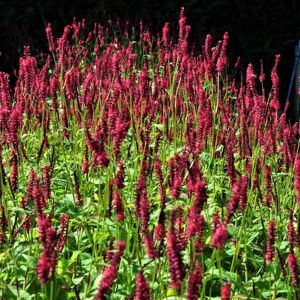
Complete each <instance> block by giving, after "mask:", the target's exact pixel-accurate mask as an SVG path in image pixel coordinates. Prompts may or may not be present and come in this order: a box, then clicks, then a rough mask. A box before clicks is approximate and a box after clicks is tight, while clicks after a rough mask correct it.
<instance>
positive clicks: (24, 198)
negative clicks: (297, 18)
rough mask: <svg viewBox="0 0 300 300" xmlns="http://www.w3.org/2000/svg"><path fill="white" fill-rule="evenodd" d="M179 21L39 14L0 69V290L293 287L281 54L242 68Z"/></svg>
mask: <svg viewBox="0 0 300 300" xmlns="http://www.w3.org/2000/svg"><path fill="white" fill-rule="evenodd" d="M187 20H188V18H187V17H186V15H185V10H184V9H181V10H180V14H179V24H178V37H177V38H176V37H174V36H173V33H174V30H175V28H176V26H174V24H171V23H166V24H165V25H164V26H163V28H162V30H161V32H160V33H158V34H156V35H155V38H154V36H152V33H151V32H150V31H149V30H148V29H147V27H146V26H145V24H144V23H143V22H142V21H141V22H139V26H138V28H133V27H132V26H131V24H130V23H129V22H123V21H121V20H118V21H117V22H113V21H110V22H108V23H107V24H100V23H95V24H94V27H93V28H89V25H88V24H89V22H88V20H87V21H85V20H82V21H76V20H75V19H74V21H73V23H72V24H70V25H67V26H66V27H65V28H64V30H63V32H62V34H61V36H60V37H57V36H56V35H57V33H56V32H55V28H54V26H53V27H52V26H51V24H47V25H46V28H45V29H46V30H45V31H46V32H45V40H46V39H47V42H48V46H49V51H48V53H45V54H42V55H40V56H39V55H36V53H34V51H33V50H32V49H30V47H29V46H26V47H24V53H23V54H22V55H21V57H20V60H19V69H18V70H17V71H16V75H17V76H16V82H15V83H14V82H13V81H12V80H10V76H9V75H8V74H6V73H4V72H0V242H1V243H0V250H1V251H0V266H1V267H2V266H3V267H2V268H1V272H0V298H1V297H2V298H5V299H15V298H17V297H19V298H20V297H21V298H22V297H23V298H24V297H25V298H26V299H27V298H28V299H29V298H34V297H38V298H43V299H54V298H55V297H56V298H57V297H58V298H59V299H62V300H64V299H73V298H74V299H75V298H76V299H93V298H95V299H110V298H111V299H115V298H120V299H121V298H122V299H123V298H124V299H127V298H128V299H133V298H134V297H135V298H136V299H150V298H151V299H164V298H167V297H169V296H178V297H179V298H188V299H199V298H200V299H204V298H207V297H211V298H216V297H219V298H220V297H221V299H230V297H241V298H245V299H246V298H247V299H264V298H266V297H267V298H268V297H273V298H279V297H281V298H286V299H293V298H295V297H297V289H296V287H297V285H298V283H299V278H298V272H299V269H298V260H299V246H300V218H299V199H300V161H299V153H298V152H299V145H298V144H299V123H295V124H290V121H289V120H288V111H287V109H288V108H289V109H290V108H291V107H288V105H286V106H285V108H284V110H283V111H281V108H280V105H279V104H280V100H281V99H280V90H279V89H280V78H279V75H278V71H279V68H280V64H281V61H280V56H279V55H276V56H275V61H274V66H273V68H272V69H271V70H267V68H266V66H265V65H264V64H263V61H261V62H260V65H256V64H255V63H249V64H248V65H246V66H245V67H244V66H243V65H242V63H241V62H242V58H238V59H237V60H234V61H231V59H230V56H229V55H228V49H229V48H230V42H229V41H230V32H229V33H227V32H226V33H224V35H223V37H221V40H220V41H215V37H213V36H212V35H210V34H207V35H206V36H203V37H202V40H203V41H204V44H203V45H200V46H199V45H197V44H195V45H193V41H192V37H191V35H190V32H191V27H190V26H189V25H188V21H187ZM282 61H284V59H283V60H282ZM268 81H269V82H270V83H271V89H270V90H269V91H268V90H267V88H266V87H267V86H268V84H267V82H268ZM296 216H298V217H297V218H296ZM275 224H276V225H275ZM296 224H297V225H296ZM275 240H276V242H275ZM115 241H120V242H119V243H115ZM122 241H124V242H122ZM125 241H126V251H125ZM275 258H276V259H275ZM286 270H289V272H286ZM288 278H289V279H288ZM62 287H64V288H62ZM216 287H217V288H216ZM219 287H220V288H219ZM270 287H271V289H272V291H270Z"/></svg>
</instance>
